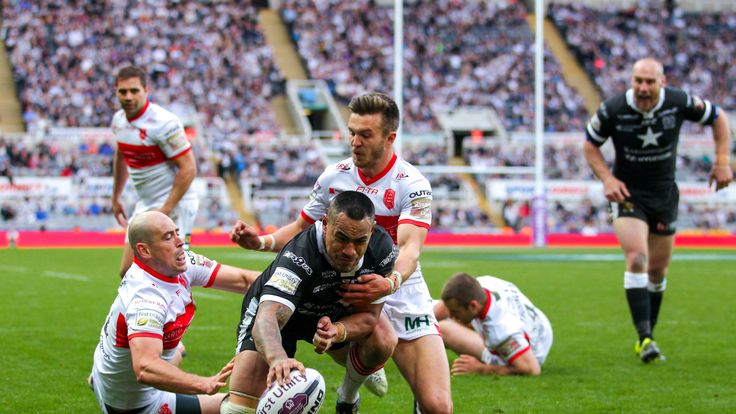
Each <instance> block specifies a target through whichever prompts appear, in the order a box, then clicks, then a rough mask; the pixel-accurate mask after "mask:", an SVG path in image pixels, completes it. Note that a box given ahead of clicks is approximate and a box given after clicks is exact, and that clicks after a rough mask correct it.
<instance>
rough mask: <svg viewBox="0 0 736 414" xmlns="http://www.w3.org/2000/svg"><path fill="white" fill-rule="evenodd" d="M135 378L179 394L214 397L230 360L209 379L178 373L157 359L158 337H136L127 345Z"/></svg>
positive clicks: (159, 352)
mask: <svg viewBox="0 0 736 414" xmlns="http://www.w3.org/2000/svg"><path fill="white" fill-rule="evenodd" d="M129 344H130V354H131V357H132V360H133V371H134V372H135V376H136V379H137V380H138V381H139V382H141V383H143V384H147V385H150V386H152V387H154V388H157V389H160V390H163V391H169V392H175V393H181V394H209V395H212V394H215V393H216V392H217V391H218V390H219V389H220V388H222V387H224V386H225V385H227V383H226V380H227V378H228V377H229V376H230V373H231V372H232V370H233V361H230V362H229V363H228V364H227V365H225V367H223V368H222V369H221V370H220V372H219V373H217V374H216V375H213V376H211V377H201V376H199V375H195V374H190V373H187V372H185V371H182V370H181V369H179V368H178V367H176V366H175V365H172V364H170V363H168V362H166V361H164V360H163V359H161V352H162V350H163V342H162V341H161V339H160V338H150V337H137V338H132V339H131V340H130V342H129Z"/></svg>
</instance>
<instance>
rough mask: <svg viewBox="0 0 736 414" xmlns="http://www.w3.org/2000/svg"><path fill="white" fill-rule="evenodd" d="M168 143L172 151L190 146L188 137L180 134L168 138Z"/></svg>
mask: <svg viewBox="0 0 736 414" xmlns="http://www.w3.org/2000/svg"><path fill="white" fill-rule="evenodd" d="M166 143H167V144H168V145H169V148H171V149H172V150H178V149H180V148H184V147H186V146H187V144H189V141H187V139H186V137H184V135H182V134H181V133H178V134H176V135H174V136H172V137H169V138H166Z"/></svg>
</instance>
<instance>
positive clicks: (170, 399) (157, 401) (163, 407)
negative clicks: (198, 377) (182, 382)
mask: <svg viewBox="0 0 736 414" xmlns="http://www.w3.org/2000/svg"><path fill="white" fill-rule="evenodd" d="M92 375H93V380H92V389H93V390H94V391H95V397H96V398H97V404H99V406H100V409H101V410H102V413H103V414H108V411H107V407H105V400H104V398H103V397H102V392H101V391H100V389H99V387H97V384H99V383H100V379H99V377H97V376H96V373H95V372H94V370H93V373H92ZM147 396H148V397H149V398H151V400H152V401H153V402H151V403H149V404H148V405H146V407H145V409H144V410H142V411H140V413H141V414H160V413H169V414H174V413H176V394H175V393H173V392H168V391H161V390H157V389H152V390H151V391H149V392H148V393H147ZM112 408H116V407H112ZM121 411H123V409H121Z"/></svg>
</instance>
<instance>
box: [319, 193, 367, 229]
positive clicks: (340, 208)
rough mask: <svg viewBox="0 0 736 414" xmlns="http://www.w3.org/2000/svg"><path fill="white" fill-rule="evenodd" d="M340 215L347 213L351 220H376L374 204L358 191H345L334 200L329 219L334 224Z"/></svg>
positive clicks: (328, 212) (331, 204)
mask: <svg viewBox="0 0 736 414" xmlns="http://www.w3.org/2000/svg"><path fill="white" fill-rule="evenodd" d="M340 213H345V215H346V216H348V218H350V219H351V220H365V219H368V220H369V221H370V222H374V221H375V220H376V213H375V207H373V202H372V201H371V199H370V198H368V196H367V195H365V194H363V193H359V192H357V191H343V192H341V193H340V194H338V195H337V196H336V197H335V198H333V199H332V202H331V203H330V208H329V209H328V210H327V217H328V218H329V220H330V221H331V222H334V221H335V219H336V218H337V216H338V215H339V214H340Z"/></svg>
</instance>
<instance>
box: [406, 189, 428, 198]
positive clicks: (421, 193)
mask: <svg viewBox="0 0 736 414" xmlns="http://www.w3.org/2000/svg"><path fill="white" fill-rule="evenodd" d="M427 196H429V197H432V191H430V190H420V191H415V192H413V193H411V194H409V198H417V197H427Z"/></svg>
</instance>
